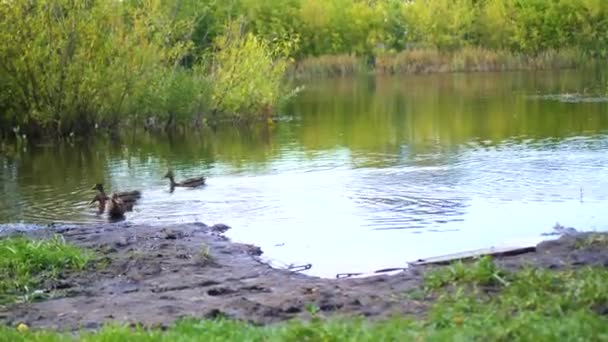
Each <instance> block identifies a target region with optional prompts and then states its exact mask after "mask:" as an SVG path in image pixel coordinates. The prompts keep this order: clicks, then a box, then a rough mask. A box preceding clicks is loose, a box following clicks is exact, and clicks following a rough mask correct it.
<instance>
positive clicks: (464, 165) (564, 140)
mask: <svg viewBox="0 0 608 342" xmlns="http://www.w3.org/2000/svg"><path fill="white" fill-rule="evenodd" d="M606 84H607V82H606V79H605V78H604V76H603V73H601V72H595V71H594V72H583V71H566V72H559V73H558V72H545V73H484V74H448V75H430V76H415V77H414V76H412V77H379V78H374V77H370V78H357V79H338V80H325V81H315V82H312V83H310V84H308V85H307V90H306V92H305V93H303V94H302V96H301V97H299V98H298V99H297V100H296V102H295V103H293V105H292V106H290V107H289V108H288V109H287V110H286V111H285V113H284V114H285V115H286V117H287V119H286V120H283V121H280V122H279V123H277V124H276V125H274V126H272V127H270V128H269V129H265V128H263V127H255V128H252V129H246V130H245V129H237V128H234V127H230V126H226V127H220V128H219V129H218V130H217V131H216V132H207V131H205V132H201V133H188V134H184V135H180V136H176V137H171V138H170V137H167V136H152V135H148V134H142V133H138V134H135V135H128V136H124V137H123V138H122V140H121V141H120V142H111V141H109V140H107V139H96V140H93V141H87V142H83V141H76V142H73V143H64V144H55V145H44V146H5V147H4V151H3V153H2V155H1V156H0V187H1V188H0V189H1V191H2V197H1V198H0V222H5V223H7V222H11V223H15V222H26V223H50V222H62V223H86V222H100V221H105V220H106V218H105V217H104V216H97V215H96V214H95V209H94V208H93V207H92V206H90V205H88V203H87V202H88V201H89V200H90V199H91V198H92V196H93V192H92V191H91V190H90V188H91V187H92V185H93V184H94V183H96V182H100V181H101V182H104V183H105V184H106V187H107V188H109V189H116V190H130V189H142V190H143V191H144V195H143V198H142V200H141V203H140V204H139V205H138V206H136V208H135V210H134V212H132V213H129V214H128V216H127V221H128V222H132V223H152V224H171V223H177V222H195V221H200V222H205V223H207V224H213V223H220V222H221V223H225V224H228V225H230V226H232V227H233V229H232V230H230V231H229V232H228V233H227V235H228V236H230V237H231V238H233V239H234V240H236V241H242V242H247V243H254V244H256V245H259V246H260V247H262V249H263V250H264V252H265V255H266V256H267V257H269V258H272V259H273V260H276V264H280V263H281V262H282V263H286V264H289V263H294V264H302V263H312V264H313V267H312V269H311V270H310V271H309V273H310V274H314V275H320V276H328V277H332V276H334V275H335V274H336V273H339V272H367V271H374V270H376V269H381V268H385V267H400V266H404V264H405V262H406V261H411V260H414V259H417V258H421V257H425V256H432V255H437V254H443V253H451V252H456V251H461V250H466V249H470V248H481V247H487V246H490V245H496V244H501V243H507V242H510V241H518V240H522V239H528V238H539V237H540V234H541V233H544V232H549V231H551V227H552V226H553V225H554V224H555V223H556V222H559V223H561V224H562V225H565V226H573V227H576V228H578V229H584V230H589V229H592V230H606V228H607V227H608V219H606V217H605V216H603V215H601V212H602V211H603V210H605V207H606V205H607V204H608V202H607V195H608V177H607V176H606V174H607V171H608V154H607V153H606V151H607V148H608V103H606V102H603V101H595V100H594V101H579V102H569V101H559V97H555V96H553V95H555V94H568V93H581V94H587V93H589V94H593V95H594V98H595V99H597V98H598V97H597V93H598V92H599V91H600V90H602V89H605V86H606ZM545 95H551V96H545ZM168 167H172V168H173V169H174V170H175V173H176V175H177V178H178V180H179V179H182V178H186V177H191V176H197V175H205V176H207V177H208V178H209V179H208V185H207V186H206V187H204V188H201V189H195V190H189V189H176V191H175V192H173V193H169V191H168V183H167V181H166V180H163V179H161V178H162V176H163V175H164V173H165V172H166V170H167V168H168Z"/></svg>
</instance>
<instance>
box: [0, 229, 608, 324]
mask: <svg viewBox="0 0 608 342" xmlns="http://www.w3.org/2000/svg"><path fill="white" fill-rule="evenodd" d="M226 229H228V227H227V226H224V225H216V226H212V227H209V226H206V225H204V224H182V225H173V226H171V227H158V226H147V225H131V226H127V225H125V224H101V225H87V226H76V227H48V228H45V229H42V230H35V231H30V232H27V233H26V234H29V235H32V236H35V237H44V236H50V235H51V234H55V233H59V234H61V235H62V236H64V238H65V239H66V240H67V241H69V242H72V243H75V244H77V245H79V246H83V247H86V248H89V249H91V250H93V251H95V252H96V255H97V257H98V260H97V261H96V262H95V263H94V265H93V266H91V267H90V269H89V270H87V271H85V272H82V273H79V274H72V275H70V274H66V275H64V276H63V277H61V279H60V280H59V281H57V282H54V283H53V284H48V287H49V288H51V289H53V290H52V292H51V293H52V294H53V295H54V297H53V298H50V299H47V300H44V301H40V302H34V303H22V304H15V305H11V306H9V307H6V308H1V309H0V323H2V324H8V325H14V324H17V323H20V322H24V323H26V324H28V325H29V326H31V327H33V328H47V329H59V330H74V329H82V328H85V329H95V328H98V327H100V326H102V325H103V324H106V323H109V322H117V323H120V324H142V325H144V326H148V327H158V326H160V327H165V326H169V325H171V324H172V323H173V322H174V321H175V320H177V319H180V318H186V317H196V318H214V317H218V316H227V317H230V318H234V319H240V320H245V321H249V322H251V323H254V324H268V323H274V322H279V321H284V320H288V319H292V318H303V319H307V318H309V317H310V314H309V313H308V311H307V307H309V306H310V305H314V306H315V307H317V308H318V309H319V310H320V313H321V314H322V315H326V316H329V315H345V316H350V315H356V316H360V315H363V316H366V317H369V318H372V319H376V318H387V317H390V316H392V315H396V314H399V315H413V316H414V317H421V316H423V315H425V312H426V309H427V308H428V307H429V305H430V304H431V303H432V301H433V299H432V298H420V299H412V298H410V297H409V296H407V295H406V294H407V293H409V292H411V291H416V290H419V289H421V287H422V284H423V274H424V272H425V270H427V269H428V268H429V267H430V266H426V267H422V266H420V267H411V268H408V269H406V270H404V271H402V272H399V273H397V274H394V275H378V276H373V277H366V278H345V279H323V278H316V277H311V276H308V275H303V274H300V273H298V272H294V271H289V270H281V269H274V268H272V267H270V266H268V265H267V264H265V263H264V262H263V259H262V258H260V256H261V255H262V251H261V250H260V249H259V248H258V247H256V246H253V245H247V244H239V243H233V242H231V241H230V240H229V239H228V238H226V237H225V236H223V235H222V234H223V233H224V232H225V230H226ZM586 236H587V234H584V233H581V234H576V235H572V236H563V237H561V238H559V239H556V240H551V241H545V242H542V243H540V244H539V245H538V246H537V248H536V251H534V252H529V253H525V254H520V255H516V256H506V257H500V258H497V259H496V261H497V263H498V264H499V265H500V266H503V267H505V268H507V269H518V268H521V267H523V266H524V265H530V266H534V267H540V268H550V269H559V268H568V267H581V266H585V265H595V266H602V267H608V251H607V250H606V249H605V248H604V246H594V245H593V244H590V245H588V246H582V247H581V243H580V241H584V239H585V237H586ZM337 257H338V256H337Z"/></svg>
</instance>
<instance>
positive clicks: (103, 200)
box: [90, 193, 135, 216]
mask: <svg viewBox="0 0 608 342" xmlns="http://www.w3.org/2000/svg"><path fill="white" fill-rule="evenodd" d="M114 196H116V198H117V200H116V201H112V198H114ZM112 198H110V197H108V196H107V195H105V194H103V195H102V194H99V193H98V194H96V195H95V197H93V199H92V200H91V202H90V204H93V203H95V202H99V205H98V207H97V215H101V214H103V213H104V211H105V209H106V207H107V206H111V205H112V204H113V203H114V204H116V203H118V204H120V205H121V206H122V207H123V208H124V210H125V211H133V205H134V204H135V202H125V201H123V200H122V199H121V198H120V196H117V194H112ZM108 201H109V203H108ZM119 201H120V203H119ZM108 213H109V214H110V210H108ZM110 216H111V214H110Z"/></svg>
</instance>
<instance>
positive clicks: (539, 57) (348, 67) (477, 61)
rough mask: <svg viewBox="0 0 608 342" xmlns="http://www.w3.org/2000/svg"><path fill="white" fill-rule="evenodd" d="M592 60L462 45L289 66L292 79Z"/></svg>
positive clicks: (540, 66)
mask: <svg viewBox="0 0 608 342" xmlns="http://www.w3.org/2000/svg"><path fill="white" fill-rule="evenodd" d="M591 63H594V59H590V58H586V57H585V56H584V55H583V54H582V53H580V52H578V51H575V50H569V49H564V50H547V51H544V52H541V53H538V54H536V55H528V54H524V53H515V52H509V51H506V50H491V49H486V48H481V47H464V48H460V49H457V50H454V51H441V50H439V49H436V48H414V49H408V50H405V51H402V52H399V53H383V54H379V55H378V56H376V57H373V58H370V57H357V56H354V55H328V56H320V57H311V58H306V59H304V60H302V61H299V62H298V63H297V64H296V65H294V66H293V67H292V68H291V69H290V75H291V76H292V77H295V78H314V77H341V76H352V75H357V74H363V73H375V74H379V75H387V74H388V75H392V74H429V73H444V72H483V71H521V70H558V69H570V68H577V67H582V66H588V65H589V64H591Z"/></svg>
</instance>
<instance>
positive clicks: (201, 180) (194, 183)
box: [163, 170, 205, 190]
mask: <svg viewBox="0 0 608 342" xmlns="http://www.w3.org/2000/svg"><path fill="white" fill-rule="evenodd" d="M163 178H169V182H170V184H169V185H170V186H171V190H173V188H175V187H178V186H179V187H184V188H196V187H198V186H201V185H205V177H204V176H203V177H197V178H190V179H186V180H183V181H181V182H176V181H175V175H174V174H173V171H172V170H169V171H167V174H166V175H165V176H164V177H163Z"/></svg>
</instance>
